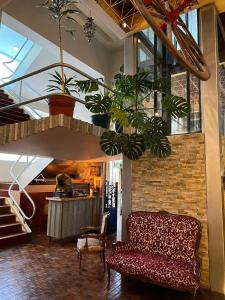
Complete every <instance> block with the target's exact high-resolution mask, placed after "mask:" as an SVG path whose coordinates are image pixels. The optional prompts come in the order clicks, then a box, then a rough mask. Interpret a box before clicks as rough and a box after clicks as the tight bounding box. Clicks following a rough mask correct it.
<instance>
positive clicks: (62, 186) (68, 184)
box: [55, 173, 73, 197]
mask: <svg viewBox="0 0 225 300" xmlns="http://www.w3.org/2000/svg"><path fill="white" fill-rule="evenodd" d="M55 196H58V197H72V196H73V188H72V180H71V178H70V176H69V175H68V174H66V173H61V174H58V175H57V176H56V188H55Z"/></svg>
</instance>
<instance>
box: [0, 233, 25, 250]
mask: <svg viewBox="0 0 225 300" xmlns="http://www.w3.org/2000/svg"><path fill="white" fill-rule="evenodd" d="M28 242H31V233H26V232H19V233H14V234H10V235H3V236H0V248H1V249H3V248H7V247H10V246H15V245H19V244H22V243H28Z"/></svg>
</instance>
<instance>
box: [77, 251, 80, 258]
mask: <svg viewBox="0 0 225 300" xmlns="http://www.w3.org/2000/svg"><path fill="white" fill-rule="evenodd" d="M79 257H80V252H79V251H77V259H79Z"/></svg>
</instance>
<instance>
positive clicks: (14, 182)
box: [8, 155, 36, 220]
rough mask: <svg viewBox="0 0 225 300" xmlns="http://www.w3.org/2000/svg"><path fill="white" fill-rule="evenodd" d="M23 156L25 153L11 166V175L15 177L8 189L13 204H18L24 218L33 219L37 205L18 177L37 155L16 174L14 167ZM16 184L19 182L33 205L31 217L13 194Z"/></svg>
mask: <svg viewBox="0 0 225 300" xmlns="http://www.w3.org/2000/svg"><path fill="white" fill-rule="evenodd" d="M22 156H23V155H20V156H19V157H18V159H17V161H16V162H14V164H13V165H12V166H11V168H10V175H11V177H12V178H13V182H12V183H11V185H10V187H9V189H8V193H9V196H10V198H11V200H12V202H13V205H15V206H16V208H17V209H18V211H19V212H20V214H21V215H22V217H23V219H24V220H25V219H26V220H31V219H32V218H33V217H34V215H35V213H36V206H35V204H34V201H33V200H32V198H31V197H30V195H29V194H28V193H27V191H26V190H25V189H24V188H23V186H22V185H21V184H20V182H19V180H18V179H19V177H20V176H21V174H22V173H23V172H24V171H25V170H26V168H28V167H29V166H30V165H31V164H32V163H33V161H34V160H35V159H36V157H35V156H33V158H32V159H31V160H30V162H29V163H27V164H26V166H25V167H24V168H23V169H22V171H20V172H19V173H18V174H17V175H15V174H14V172H15V170H14V168H15V166H16V165H17V164H18V163H19V161H20V159H21V158H22ZM15 184H17V185H18V186H19V188H20V191H23V192H24V194H25V195H26V196H27V198H28V200H29V201H30V203H31V205H32V208H33V212H32V215H31V216H30V217H28V216H27V215H26V214H25V213H24V211H23V210H22V209H21V207H20V206H19V204H18V203H17V201H16V199H15V197H14V196H13V194H12V187H13V186H14V185H15Z"/></svg>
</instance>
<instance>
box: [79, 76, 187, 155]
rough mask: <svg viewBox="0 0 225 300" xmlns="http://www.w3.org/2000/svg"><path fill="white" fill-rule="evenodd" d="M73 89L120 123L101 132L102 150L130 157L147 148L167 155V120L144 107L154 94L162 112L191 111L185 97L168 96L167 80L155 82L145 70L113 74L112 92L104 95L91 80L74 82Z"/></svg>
mask: <svg viewBox="0 0 225 300" xmlns="http://www.w3.org/2000/svg"><path fill="white" fill-rule="evenodd" d="M76 88H77V89H78V91H81V92H85V93H90V94H91V95H86V96H85V101H86V104H85V106H86V108H87V109H89V110H90V111H91V112H97V111H98V112H102V113H103V112H106V109H107V112H108V114H109V115H110V116H111V119H112V121H115V122H116V123H117V124H119V125H120V126H116V129H115V131H113V130H109V131H105V132H104V133H103V134H102V136H101V138H100V145H101V149H102V150H103V151H104V152H105V153H106V154H107V155H117V154H120V153H122V154H124V155H125V156H126V157H127V158H129V159H130V160H136V159H138V158H139V157H141V156H142V154H143V153H144V152H145V150H146V149H149V150H150V151H151V152H152V153H153V154H154V155H157V156H159V157H166V156H168V155H170V153H171V145H170V142H169V140H168V138H167V135H168V134H169V129H168V125H167V123H166V122H165V121H164V120H163V118H162V117H159V116H155V115H153V114H149V113H148V110H147V109H146V107H145V105H146V103H150V101H151V97H152V96H153V95H154V94H155V93H157V94H160V95H161V99H162V101H161V103H162V112H163V113H167V114H169V115H170V116H172V117H174V118H182V117H185V116H187V115H188V114H189V112H190V105H189V104H188V103H187V101H186V100H185V99H184V98H182V97H178V96H174V95H171V93H170V81H169V80H167V79H158V80H156V81H154V80H152V79H151V73H150V72H148V71H140V72H138V73H137V74H136V75H125V74H124V73H123V70H121V72H120V73H119V74H117V75H116V76H115V77H114V83H113V92H109V93H107V94H106V95H103V94H102V93H96V94H94V95H93V92H96V91H98V90H99V87H98V84H97V83H94V82H93V81H90V80H82V81H76ZM151 109H152V108H150V110H151ZM121 127H122V128H123V130H121Z"/></svg>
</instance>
